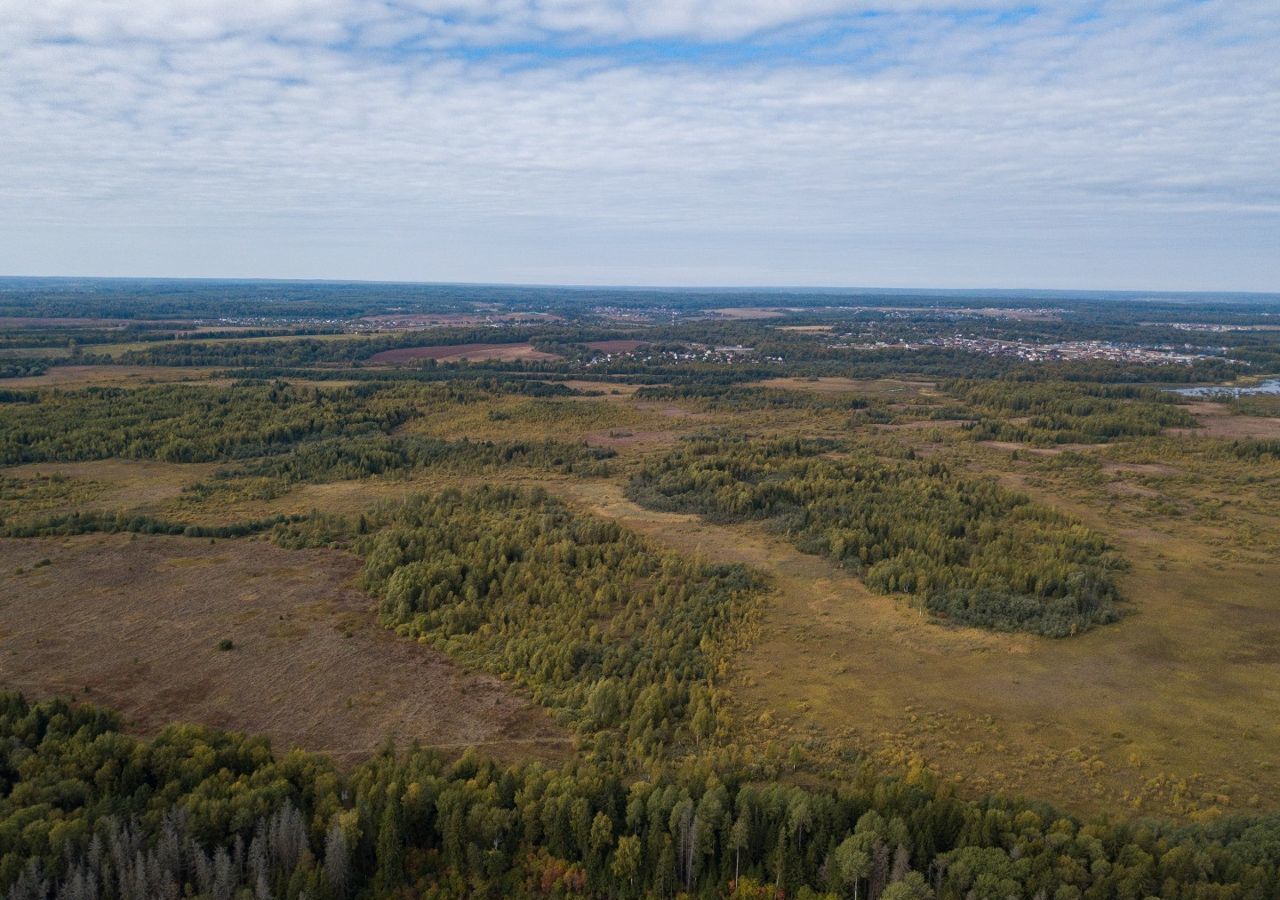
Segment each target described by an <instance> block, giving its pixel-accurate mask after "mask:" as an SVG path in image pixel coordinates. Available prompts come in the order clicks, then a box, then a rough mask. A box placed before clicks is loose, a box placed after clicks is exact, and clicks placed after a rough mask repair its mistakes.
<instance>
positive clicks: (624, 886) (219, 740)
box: [0, 694, 1280, 900]
mask: <svg viewBox="0 0 1280 900" xmlns="http://www.w3.org/2000/svg"><path fill="white" fill-rule="evenodd" d="M777 774H778V773H770V772H769V771H768V770H767V768H762V767H760V766H759V765H758V764H757V765H751V764H750V763H746V764H744V767H743V768H741V769H739V770H738V771H737V773H736V774H727V773H721V772H717V771H715V770H714V769H712V768H710V767H708V766H707V765H705V764H697V763H695V764H690V765H686V766H683V767H680V768H676V769H670V770H665V771H662V772H655V773H654V774H653V775H652V776H651V777H648V778H640V779H635V778H632V777H628V776H626V775H624V774H622V773H621V772H619V771H618V770H617V769H614V768H612V767H609V766H601V765H597V764H593V763H590V762H584V763H574V764H572V765H569V766H566V767H564V768H559V769H555V768H547V767H545V766H543V765H541V764H537V763H533V764H525V765H515V766H503V765H500V764H498V763H495V762H493V761H491V760H485V759H482V758H480V757H477V756H475V755H473V754H469V753H468V754H464V755H463V756H462V757H461V758H456V759H453V760H450V759H447V758H445V757H444V756H442V755H440V754H439V753H436V752H433V751H430V750H423V749H420V748H416V747H412V746H411V747H408V748H395V747H391V746H388V747H385V748H384V749H383V750H382V751H380V752H379V753H378V754H376V755H375V756H374V757H373V758H372V759H370V760H369V761H368V762H366V763H363V764H361V765H360V766H358V767H356V768H355V769H353V770H351V771H350V772H343V771H341V770H339V769H337V768H335V767H334V766H333V764H332V763H330V762H328V761H327V760H325V759H324V758H323V757H320V756H315V755H309V754H305V753H301V752H297V751H295V752H292V753H288V754H285V755H283V756H277V755H273V753H272V751H271V748H270V746H269V745H268V744H267V743H266V742H265V741H263V740H261V739H259V738H253V737H245V736H243V735H237V734H228V733H225V732H220V731H216V730H212V729H207V728H199V727H195V726H175V727H173V728H170V729H167V730H166V731H164V732H163V733H161V734H160V735H158V736H157V737H156V738H155V739H154V740H151V741H142V740H139V739H137V738H135V737H132V736H130V735H128V734H125V733H123V732H122V731H121V730H120V720H119V718H118V717H117V716H115V715H114V714H112V713H111V712H110V711H107V710H102V709H98V708H95V707H92V706H87V705H81V706H77V707H72V706H69V705H67V704H66V703H64V702H58V701H54V702H46V703H30V702H28V701H26V700H24V699H23V698H22V697H20V696H18V695H15V694H4V695H0V883H4V884H7V885H9V888H8V896H9V897H10V898H12V900H45V898H48V897H58V898H69V900H70V898H74V900H80V898H89V897H96V898H100V900H114V898H121V900H123V898H144V897H146V898H166V897H168V898H178V897H184V896H185V897H201V898H221V900H225V898H231V897H246V898H248V897H255V898H256V897H280V898H286V900H297V898H302V897H307V898H315V900H324V898H344V897H398V896H404V897H408V896H415V897H461V896H468V897H495V898H497V897H574V896H600V895H606V896H612V897H624V898H625V897H641V896H657V897H669V896H676V895H684V896H732V897H738V898H776V897H779V896H794V897H808V898H818V897H822V898H853V897H869V898H880V900H926V898H932V897H937V898H943V900H960V898H967V897H981V898H1006V897H1026V898H1055V900H1071V898H1115V900H1142V898H1147V897H1160V898H1163V900H1182V898H1187V900H1193V898H1194V900H1200V898H1205V897H1212V898H1241V900H1246V898H1259V900H1261V898H1270V897H1275V896H1278V895H1280V880H1278V876H1277V869H1276V860H1277V856H1278V855H1280V854H1278V852H1277V847H1278V846H1280V818H1277V817H1276V816H1274V815H1272V816H1266V817H1259V818H1253V819H1248V818H1234V819H1227V820H1222V821H1219V822H1216V823H1214V824H1213V825H1212V826H1207V827H1206V826H1194V827H1181V828H1178V827H1170V826H1165V825H1161V824H1160V823H1157V822H1149V823H1141V824H1135V825H1120V824H1111V823H1108V822H1106V821H1098V822H1088V823H1086V822H1081V821H1078V820H1076V819H1073V818H1071V817H1069V816H1066V815H1063V814H1061V813H1058V812H1056V811H1055V810H1053V809H1052V808H1050V807H1047V806H1044V805H1040V804H1030V803H1025V802H1022V801H999V800H994V799H989V800H986V801H980V802H979V801H968V800H963V799H960V798H957V797H956V796H955V795H954V794H953V793H952V792H951V791H950V790H949V789H947V788H946V787H944V786H940V785H939V784H937V783H936V782H934V781H933V780H932V779H931V778H929V777H928V776H927V775H922V776H918V777H915V778H906V779H895V778H886V777H883V776H880V775H877V774H876V773H875V772H874V771H872V770H871V769H870V768H869V767H867V768H864V769H862V770H861V773H860V774H859V775H858V776H857V777H856V778H854V779H851V780H850V781H848V782H845V783H842V784H840V785H838V786H832V787H826V786H822V787H818V786H814V787H809V786H805V785H803V784H798V783H795V782H792V783H787V782H783V781H779V780H777V778H776V775H777Z"/></svg>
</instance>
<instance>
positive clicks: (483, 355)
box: [369, 344, 559, 365]
mask: <svg viewBox="0 0 1280 900" xmlns="http://www.w3.org/2000/svg"><path fill="white" fill-rule="evenodd" d="M420 359H434V360H437V361H439V362H462V361H464V360H465V361H466V362H479V361H481V360H486V359H499V360H521V359H531V360H539V359H559V357H558V356H556V355H555V354H554V353H543V352H542V351H541V350H534V349H533V345H532V344H448V345H436V346H434V347H400V348H398V349H396V350H383V351H382V352H381V353H375V354H373V356H371V357H369V362H371V363H383V364H390V365H395V364H397V363H407V362H415V361H417V360H420Z"/></svg>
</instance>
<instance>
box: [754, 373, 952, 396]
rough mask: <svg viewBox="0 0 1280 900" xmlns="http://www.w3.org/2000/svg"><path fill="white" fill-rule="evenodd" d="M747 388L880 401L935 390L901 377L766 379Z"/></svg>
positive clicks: (927, 394)
mask: <svg viewBox="0 0 1280 900" xmlns="http://www.w3.org/2000/svg"><path fill="white" fill-rule="evenodd" d="M747 387H766V388H787V389H790V390H793V391H813V392H814V393H817V394H860V395H863V396H866V397H875V398H878V399H882V400H908V399H915V398H917V397H927V396H932V395H934V394H935V393H936V391H935V385H934V383H933V382H932V381H910V380H907V379H901V378H840V377H834V376H831V377H821V378H818V377H813V378H767V379H765V380H764V381H755V382H751V383H750V384H748V385H747Z"/></svg>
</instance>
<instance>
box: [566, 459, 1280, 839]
mask: <svg viewBox="0 0 1280 900" xmlns="http://www.w3.org/2000/svg"><path fill="white" fill-rule="evenodd" d="M564 489H565V490H567V491H569V492H570V493H571V494H572V495H573V496H574V498H575V499H576V500H577V501H578V502H579V503H581V504H583V505H584V506H585V507H586V508H588V509H590V510H592V511H593V512H596V513H598V514H601V515H606V516H609V517H611V518H615V519H617V520H618V521H620V522H622V523H624V524H626V525H628V526H630V527H633V528H636V529H637V530H640V531H642V532H645V533H647V534H650V535H652V536H653V537H655V538H657V539H658V540H660V541H662V542H664V543H666V544H668V545H670V546H672V547H674V548H677V549H680V550H687V551H688V550H691V551H695V552H698V553H701V554H704V555H706V556H707V557H708V558H711V559H716V560H725V561H737V562H743V563H746V564H748V565H752V566H755V567H757V568H759V569H760V570H761V571H763V572H764V573H766V574H767V575H768V576H769V578H770V580H771V583H772V585H773V592H772V594H771V595H770V602H769V605H768V609H767V611H766V613H765V616H764V619H763V621H762V623H761V626H760V633H759V637H758V639H757V641H756V643H755V645H754V647H753V648H752V649H750V650H748V651H746V652H745V653H744V654H743V655H742V656H741V658H740V660H739V664H738V667H737V670H736V672H735V676H734V688H733V690H734V694H735V696H736V699H737V705H738V713H739V718H740V721H741V722H742V723H743V724H742V729H743V735H744V738H745V739H746V740H748V741H754V742H756V743H757V744H758V745H759V746H760V748H761V750H762V751H765V750H767V749H769V748H770V745H772V750H773V751H774V752H777V751H778V750H780V749H782V750H785V749H786V748H788V747H789V746H790V745H791V744H799V745H801V746H805V747H808V748H809V749H810V750H811V751H812V752H817V753H819V754H822V753H824V752H832V751H834V752H836V753H838V751H839V750H840V749H841V748H845V749H854V750H861V751H865V752H870V753H872V754H873V755H875V756H877V757H878V758H880V759H882V760H884V761H886V762H888V763H890V764H893V765H898V766H902V767H904V768H906V767H910V766H911V765H913V764H918V763H919V762H924V763H926V764H928V765H929V766H931V767H932V768H934V769H935V770H936V771H938V772H939V773H940V774H941V775H942V776H943V777H945V778H948V779H951V780H954V781H955V782H956V783H957V785H958V786H960V788H961V789H962V790H963V791H965V792H967V793H975V794H976V793H982V792H985V791H988V790H1000V791H1006V792H1013V793H1025V794H1028V795H1030V796H1035V797H1041V798H1044V799H1048V800H1051V801H1054V802H1057V803H1059V804H1061V805H1062V806H1064V807H1066V808H1068V809H1072V810H1075V811H1077V812H1081V813H1090V812H1098V811H1101V810H1103V809H1113V810H1114V809H1117V808H1122V809H1125V810H1126V811H1128V812H1131V813H1133V814H1139V813H1155V812H1161V813H1165V814H1174V815H1177V816H1179V817H1189V816H1196V815H1205V814H1212V813H1213V812H1214V811H1215V810H1223V809H1242V808H1249V807H1253V806H1259V805H1261V806H1274V805H1275V804H1276V803H1277V802H1280V770H1278V769H1277V768H1276V766H1275V764H1274V763H1273V755H1272V752H1271V748H1272V747H1273V746H1274V744H1275V742H1276V741H1277V740H1280V690H1278V689H1277V684H1278V683H1280V682H1277V679H1276V676H1277V674H1280V654H1278V653H1275V652H1274V650H1273V649H1272V648H1273V647H1274V646H1275V640H1276V639H1277V638H1280V634H1277V633H1275V631H1276V630H1275V627H1274V625H1273V624H1270V623H1274V622H1275V621H1276V613H1277V612H1278V610H1277V609H1276V606H1277V598H1276V597H1275V593H1274V590H1273V588H1272V585H1274V583H1275V580H1276V579H1277V577H1280V564H1275V563H1271V564H1268V565H1262V566H1259V565H1247V566H1245V565H1237V566H1234V567H1230V568H1227V567H1215V568H1210V567H1206V565H1205V563H1206V559H1205V554H1204V552H1203V548H1197V546H1196V545H1195V544H1192V543H1185V544H1183V545H1178V544H1172V545H1171V544H1170V542H1169V540H1168V538H1167V536H1166V535H1164V534H1162V533H1159V532H1148V533H1141V532H1133V533H1130V534H1127V535H1125V536H1124V537H1123V538H1122V542H1123V547H1124V549H1125V550H1126V551H1127V552H1128V553H1129V554H1130V555H1131V556H1132V557H1134V558H1136V559H1138V560H1140V562H1138V563H1137V564H1136V565H1135V567H1134V570H1133V572H1132V573H1131V574H1130V575H1129V576H1127V577H1126V579H1125V584H1124V586H1125V590H1126V593H1127V594H1128V596H1129V597H1131V598H1132V603H1131V607H1132V615H1130V616H1129V617H1127V618H1126V619H1125V620H1123V621H1122V622H1121V623H1120V624H1118V625H1114V626H1109V627H1107V628H1103V629H1098V630H1097V631H1096V632H1091V633H1089V634H1087V635H1084V636H1081V637H1077V638H1073V639H1070V640H1059V641H1054V640H1049V639H1042V638H1035V637H1030V636H1026V635H1016V636H1014V635H1000V634H991V633H988V632H981V631H977V630H973V629H959V628H947V627H942V626H937V625H932V624H928V623H926V622H925V621H924V618H923V615H922V614H921V613H920V612H919V611H918V610H916V609H914V608H912V607H910V606H909V605H907V604H906V603H905V602H903V601H901V600H895V599H893V598H890V597H884V596H880V595H876V594H872V593H871V592H869V591H867V590H866V589H865V588H864V587H863V586H862V584H861V583H860V582H859V581H858V580H857V579H855V578H853V577H852V576H850V575H849V574H848V573H846V572H844V571H841V570H840V569H837V568H836V567H834V566H832V565H831V564H830V563H828V562H826V561H825V560H822V559H819V558H818V557H813V556H807V555H805V554H802V553H800V552H798V551H796V550H795V549H794V548H793V547H791V545H790V544H788V543H785V542H783V541H782V540H780V539H778V538H776V537H773V536H771V535H768V534H766V533H764V532H763V531H762V530H761V529H758V528H754V527H747V526H732V527H725V526H716V525H709V524H707V523H705V522H702V521H700V520H698V519H697V518H696V517H692V516H684V515H672V514H666V513H658V512H653V511H650V510H645V509H642V508H640V507H638V506H636V505H635V504H633V503H631V502H630V501H628V500H626V499H625V498H624V497H622V495H621V491H620V490H619V489H618V488H617V486H616V485H614V484H611V483H604V482H595V483H591V484H576V485H565V486H564ZM1206 760H1213V761H1214V765H1213V766H1211V767H1210V766H1206V765H1205V761H1206Z"/></svg>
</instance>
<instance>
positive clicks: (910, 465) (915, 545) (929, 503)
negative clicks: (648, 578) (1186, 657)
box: [627, 437, 1122, 637]
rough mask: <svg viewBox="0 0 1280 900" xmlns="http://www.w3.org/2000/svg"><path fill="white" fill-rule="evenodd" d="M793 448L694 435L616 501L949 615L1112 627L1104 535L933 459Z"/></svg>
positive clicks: (1042, 627) (1052, 628)
mask: <svg viewBox="0 0 1280 900" xmlns="http://www.w3.org/2000/svg"><path fill="white" fill-rule="evenodd" d="M836 449H838V448H837V446H836V445H833V444H830V443H826V442H817V441H801V440H789V441H782V440H760V439H757V440H747V439H743V438H716V437H711V438H701V439H696V440H691V441H689V442H687V443H686V445H685V446H683V447H681V448H679V449H677V450H675V451H673V452H671V453H670V454H668V455H666V456H664V457H662V458H661V459H659V460H657V461H654V462H651V463H649V464H648V465H646V466H645V467H644V468H643V469H642V470H641V471H640V472H639V473H638V474H637V475H636V476H635V477H634V478H633V479H632V481H631V483H630V484H629V485H628V488H627V494H628V496H629V497H630V498H631V499H633V500H635V501H636V502H638V503H640V504H642V505H646V506H649V507H651V508H654V509H661V510H667V511H674V512H693V513H697V514H699V515H703V516H706V517H708V518H710V519H713V520H716V521H744V520H749V519H760V520H765V521H768V522H769V523H770V524H771V525H772V527H774V528H775V529H777V530H778V531H780V532H782V533H783V534H785V535H787V536H788V538H790V539H791V540H792V541H794V542H795V544H796V546H797V547H799V548H800V549H802V550H805V551H807V552H810V553H819V554H822V555H825V556H828V557H830V558H832V559H833V560H835V561H836V562H838V563H840V564H841V565H845V566H849V567H851V568H853V569H854V570H856V571H857V572H858V574H859V575H860V577H861V578H862V579H863V581H864V582H865V583H866V584H867V585H868V586H869V587H871V588H873V589H874V590H877V591H881V592H886V593H892V592H900V593H905V594H911V595H913V596H915V597H916V598H917V599H918V600H919V601H920V602H921V603H922V605H923V606H924V607H925V608H926V609H928V610H929V611H930V612H932V613H934V614H935V615H937V616H939V617H944V618H946V619H948V620H950V621H954V622H960V623H964V624H968V625H976V626H979V627H984V628H994V629H1000V630H1023V631H1032V632H1036V633H1039V634H1044V635H1048V636H1052V637H1063V636H1066V635H1070V634H1074V633H1076V632H1078V631H1082V630H1084V629H1087V628H1090V627H1092V626H1094V625H1099V624H1104V623H1106V622H1111V621H1114V620H1115V619H1116V618H1117V616H1118V614H1119V613H1118V610H1117V607H1116V601H1117V600H1118V599H1119V596H1118V590H1117V588H1116V585H1115V582H1114V579H1113V573H1114V572H1115V570H1116V569H1118V568H1120V567H1121V565H1122V562H1121V560H1120V559H1119V557H1118V556H1116V554H1114V553H1113V552H1112V551H1111V548H1110V546H1109V545H1108V544H1107V541H1106V540H1105V539H1104V538H1103V537H1102V536H1101V535H1100V534H1098V533H1096V532H1093V531H1090V530H1089V529H1087V528H1085V527H1084V526H1082V525H1080V524H1079V523H1077V522H1073V521H1072V520H1070V519H1069V518H1067V517H1066V516H1063V515H1061V514H1060V513H1057V512H1054V511H1053V510H1050V509H1048V508H1046V507H1043V506H1039V505H1037V504H1034V503H1032V502H1030V501H1029V500H1028V499H1027V498H1026V497H1025V496H1022V495H1020V494H1016V493H1014V492H1012V491H1009V490H1006V489H1004V488H1002V487H1000V486H999V485H998V484H997V483H996V482H995V480H994V479H990V478H978V477H973V476H968V475H962V474H960V473H959V472H956V471H954V470H952V469H951V468H949V467H948V466H947V465H946V464H944V463H942V462H939V461H935V460H922V459H916V458H914V457H913V454H911V453H910V452H909V451H908V452H907V453H904V454H900V456H901V457H902V458H896V459H895V458H886V457H885V456H883V455H878V454H875V453H872V452H869V451H868V450H866V449H865V448H855V449H854V450H852V451H851V452H847V453H833V451H835V450H836Z"/></svg>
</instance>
